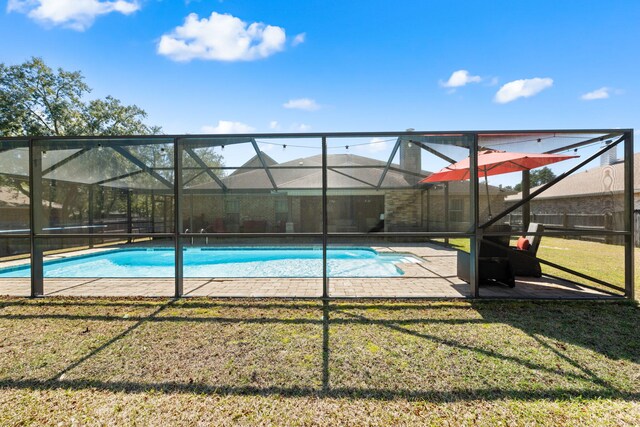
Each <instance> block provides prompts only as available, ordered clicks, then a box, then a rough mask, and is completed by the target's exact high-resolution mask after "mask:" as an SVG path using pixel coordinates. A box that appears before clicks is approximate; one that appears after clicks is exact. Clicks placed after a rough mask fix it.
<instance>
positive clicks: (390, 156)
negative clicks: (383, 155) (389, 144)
mask: <svg viewBox="0 0 640 427" xmlns="http://www.w3.org/2000/svg"><path fill="white" fill-rule="evenodd" d="M401 142H402V139H401V138H400V137H398V140H397V141H396V145H394V146H393V150H391V154H389V159H387V165H386V166H385V167H384V170H383V171H382V175H380V180H379V181H378V185H376V190H379V189H380V187H382V183H383V182H384V178H385V177H386V176H387V172H388V171H389V168H390V167H391V164H392V163H393V158H394V157H395V156H396V153H397V152H398V149H399V148H400V143H401Z"/></svg>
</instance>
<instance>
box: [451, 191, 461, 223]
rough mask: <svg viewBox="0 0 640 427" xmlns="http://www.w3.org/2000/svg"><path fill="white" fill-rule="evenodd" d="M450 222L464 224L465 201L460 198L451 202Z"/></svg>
mask: <svg viewBox="0 0 640 427" xmlns="http://www.w3.org/2000/svg"><path fill="white" fill-rule="evenodd" d="M449 221H451V222H464V199H462V198H460V197H458V198H452V199H450V200H449Z"/></svg>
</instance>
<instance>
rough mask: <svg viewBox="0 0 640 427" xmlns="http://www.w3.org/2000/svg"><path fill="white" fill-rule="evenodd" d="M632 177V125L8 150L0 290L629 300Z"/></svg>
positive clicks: (81, 141) (62, 142) (0, 199)
mask: <svg viewBox="0 0 640 427" xmlns="http://www.w3.org/2000/svg"><path fill="white" fill-rule="evenodd" d="M487 151H500V152H508V153H518V154H519V155H520V154H521V155H522V156H521V157H523V158H525V157H532V156H534V155H539V154H562V155H565V156H563V157H562V159H560V158H559V157H558V159H555V160H554V162H553V163H550V164H547V165H546V166H545V167H537V166H535V165H533V166H530V165H528V166H525V165H524V164H523V163H522V164H520V163H519V164H517V165H513V166H514V167H513V168H512V169H513V171H512V172H509V171H506V170H505V169H501V170H500V171H499V172H500V173H495V172H498V170H497V169H496V170H493V169H492V168H493V167H494V166H489V167H488V168H487V167H484V166H483V165H482V156H483V154H484V153H486V152H487ZM461 161H467V162H468V167H467V169H468V175H467V176H466V177H463V178H458V179H452V180H448V181H437V182H424V180H425V178H428V177H429V176H430V175H431V174H432V173H434V172H435V171H439V170H441V169H443V168H446V167H447V166H450V165H452V164H455V163H457V162H461ZM633 164H634V154H633V130H631V129H622V130H619V129H609V130H602V129H598V130H558V131H555V130H541V131H482V132H466V131H465V132H416V131H412V132H395V133H392V132H378V133H307V134H259V135H158V136H144V137H143V136H129V137H73V138H72V137H68V138H67V137H65V138H58V137H55V138H54V137H38V138H35V137H34V138H4V139H2V140H0V294H10V295H23V296H27V295H30V296H43V295H86V296H99V295H110V296H119V295H141V296H149V295H154V296H155V295H157V296H168V295H175V296H191V295H208V296H238V297H244V296H249V297H251V296H259V297H324V298H341V297H393V298H399V297H407V298H411V297H424V298H430V297H435V298H455V297H463V298H467V297H472V298H473V297H492V298H502V297H504V298H615V297H625V296H626V297H630V298H633V296H634V295H633V292H634V260H633V256H634V227H633V219H634V188H640V185H637V184H634V174H633ZM478 166H480V168H478ZM483 167H484V169H483ZM525 235H526V237H527V238H528V240H527V242H529V243H533V242H535V244H534V246H535V250H534V249H530V250H529V251H528V252H529V253H528V254H526V255H527V256H528V257H527V258H526V262H527V263H528V264H530V263H533V264H535V268H533V270H531V271H533V273H531V272H529V270H526V269H525V270H522V269H520V267H518V265H519V263H520V261H518V259H515V258H512V256H513V254H512V252H514V251H516V249H514V248H511V247H510V246H516V242H517V240H518V239H519V238H520V237H522V236H525ZM521 240H522V239H521ZM498 246H500V248H499V249H500V251H499V252H495V251H491V249H492V248H493V249H496V250H497V249H498ZM490 252H492V253H490ZM521 252H524V251H521ZM521 252H520V253H518V254H517V255H518V256H520V255H521ZM516 258H517V257H516ZM494 270H495V271H494ZM505 271H506V272H507V273H508V274H507V276H508V278H509V280H502V279H501V276H500V275H501V274H503V273H504V272H505ZM536 272H537V273H536ZM511 279H513V283H512V282H511Z"/></svg>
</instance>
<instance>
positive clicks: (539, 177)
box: [513, 166, 556, 191]
mask: <svg viewBox="0 0 640 427" xmlns="http://www.w3.org/2000/svg"><path fill="white" fill-rule="evenodd" d="M529 174H530V175H529V177H530V178H529V179H530V182H531V187H532V188H533V187H537V186H539V185H543V184H546V183H547V182H551V181H552V180H554V179H555V178H556V174H555V173H553V171H552V170H551V169H549V168H548V167H546V166H545V167H543V168H541V169H536V170H532V171H531V172H530V173H529ZM513 189H514V190H516V191H522V183H518V184H516V185H515V186H514V187H513Z"/></svg>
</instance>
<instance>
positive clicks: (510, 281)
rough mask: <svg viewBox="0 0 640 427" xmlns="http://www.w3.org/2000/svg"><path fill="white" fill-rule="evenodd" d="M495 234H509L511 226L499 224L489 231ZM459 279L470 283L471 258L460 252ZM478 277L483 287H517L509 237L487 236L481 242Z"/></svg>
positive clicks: (458, 263)
mask: <svg viewBox="0 0 640 427" xmlns="http://www.w3.org/2000/svg"><path fill="white" fill-rule="evenodd" d="M487 231H493V232H509V231H511V226H510V225H508V224H498V225H494V226H492V227H490V228H488V229H487ZM457 261H458V262H457V270H458V278H460V279H461V280H464V281H465V282H467V283H469V282H470V281H471V277H470V274H469V273H470V271H469V270H470V266H471V256H470V254H468V253H467V252H458V260H457ZM478 276H479V278H480V284H481V285H487V284H496V283H497V284H502V285H506V286H509V287H510V288H513V287H514V286H515V285H516V282H515V277H514V274H513V268H512V267H511V262H510V260H509V236H508V235H507V236H485V237H483V238H482V240H481V241H480V248H479V253H478Z"/></svg>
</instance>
